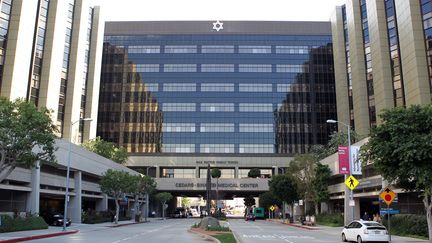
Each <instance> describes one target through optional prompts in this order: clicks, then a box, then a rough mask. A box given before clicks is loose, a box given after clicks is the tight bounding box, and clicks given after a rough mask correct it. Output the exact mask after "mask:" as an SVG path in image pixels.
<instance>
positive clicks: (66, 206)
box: [63, 118, 93, 231]
mask: <svg viewBox="0 0 432 243" xmlns="http://www.w3.org/2000/svg"><path fill="white" fill-rule="evenodd" d="M80 121H93V119H92V118H80V119H79V120H78V121H75V122H72V123H71V125H70V129H69V136H70V141H69V150H68V163H67V169H66V193H65V203H64V214H63V231H66V218H67V208H68V199H69V171H70V163H71V150H72V128H73V125H75V124H76V123H77V122H80Z"/></svg>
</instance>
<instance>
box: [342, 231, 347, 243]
mask: <svg viewBox="0 0 432 243" xmlns="http://www.w3.org/2000/svg"><path fill="white" fill-rule="evenodd" d="M342 241H343V242H347V239H346V237H345V234H344V233H342Z"/></svg>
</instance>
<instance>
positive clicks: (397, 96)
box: [385, 0, 405, 107]
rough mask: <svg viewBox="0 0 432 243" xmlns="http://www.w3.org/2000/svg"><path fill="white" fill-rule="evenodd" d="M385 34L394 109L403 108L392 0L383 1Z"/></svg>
mask: <svg viewBox="0 0 432 243" xmlns="http://www.w3.org/2000/svg"><path fill="white" fill-rule="evenodd" d="M385 9H386V18H387V34H388V40H389V48H390V50H389V52H390V64H391V72H392V78H393V99H394V104H395V106H396V107H398V106H405V95H404V82H403V75H402V63H401V60H400V48H399V37H398V25H397V19H396V14H395V13H396V11H395V3H394V0H386V1H385Z"/></svg>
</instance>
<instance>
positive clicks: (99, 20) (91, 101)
mask: <svg viewBox="0 0 432 243" xmlns="http://www.w3.org/2000/svg"><path fill="white" fill-rule="evenodd" d="M104 23H105V22H104V18H103V14H102V13H101V8H100V7H94V9H93V23H92V32H91V37H90V38H91V39H90V41H91V43H90V57H89V63H88V74H87V75H88V80H87V90H86V92H87V94H86V109H85V117H91V118H93V122H86V123H84V134H83V138H84V141H86V140H89V139H93V138H95V137H96V126H97V122H96V121H97V115H98V104H99V84H100V73H101V72H100V71H101V63H102V47H103V32H104Z"/></svg>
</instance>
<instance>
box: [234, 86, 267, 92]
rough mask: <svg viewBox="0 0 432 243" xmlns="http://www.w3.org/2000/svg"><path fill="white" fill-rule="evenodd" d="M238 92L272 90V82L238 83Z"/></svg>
mask: <svg viewBox="0 0 432 243" xmlns="http://www.w3.org/2000/svg"><path fill="white" fill-rule="evenodd" d="M239 91H240V92H272V84H239Z"/></svg>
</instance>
